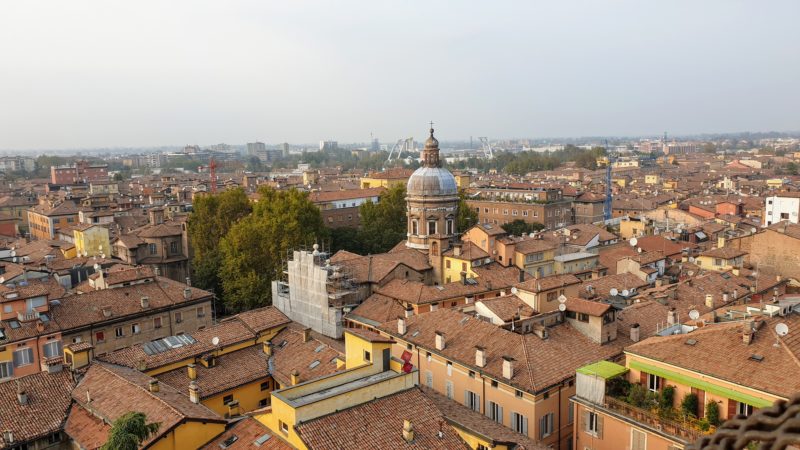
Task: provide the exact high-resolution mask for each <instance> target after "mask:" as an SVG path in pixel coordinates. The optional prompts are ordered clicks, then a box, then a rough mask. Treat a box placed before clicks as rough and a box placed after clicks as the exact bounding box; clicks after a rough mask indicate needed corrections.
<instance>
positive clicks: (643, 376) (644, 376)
mask: <svg viewBox="0 0 800 450" xmlns="http://www.w3.org/2000/svg"><path fill="white" fill-rule="evenodd" d="M639 381H640V382H641V383H642V386H644V387H649V385H648V383H647V372H644V371H642V372H639Z"/></svg>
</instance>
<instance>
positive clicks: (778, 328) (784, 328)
mask: <svg viewBox="0 0 800 450" xmlns="http://www.w3.org/2000/svg"><path fill="white" fill-rule="evenodd" d="M775 332H776V333H778V336H786V335H787V334H789V326H788V325H786V324H785V323H779V324H777V325H775Z"/></svg>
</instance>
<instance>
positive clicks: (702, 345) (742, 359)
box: [626, 313, 800, 398]
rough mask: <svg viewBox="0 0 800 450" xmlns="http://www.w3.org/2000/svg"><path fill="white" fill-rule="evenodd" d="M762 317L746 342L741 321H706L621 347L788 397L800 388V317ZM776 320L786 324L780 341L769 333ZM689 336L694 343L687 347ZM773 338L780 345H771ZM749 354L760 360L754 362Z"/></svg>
mask: <svg viewBox="0 0 800 450" xmlns="http://www.w3.org/2000/svg"><path fill="white" fill-rule="evenodd" d="M763 319H764V320H763V322H764V325H763V326H761V327H760V328H759V329H758V331H756V333H755V336H754V338H753V340H752V342H751V343H750V345H747V344H745V343H744V342H743V339H742V332H743V327H744V322H741V321H740V322H732V323H719V324H713V325H708V326H705V327H701V328H698V329H696V330H695V331H692V332H691V333H688V334H680V335H672V336H654V337H651V338H649V339H646V340H644V341H641V342H639V343H637V344H634V345H631V346H630V347H628V349H626V350H627V351H628V352H630V353H633V354H635V355H641V356H645V357H647V358H651V359H655V360H657V361H663V362H665V363H668V364H672V365H675V366H678V367H682V368H685V369H689V370H692V371H695V372H699V373H701V374H703V375H704V376H712V377H716V378H720V379H723V380H726V381H730V382H732V383H736V384H739V385H741V386H747V387H751V388H754V389H758V390H761V391H765V392H769V393H772V394H775V395H778V396H781V397H786V398H788V397H790V396H791V395H792V394H794V393H796V392H798V391H800V377H798V376H797V374H798V373H800V359H798V357H800V315H799V314H797V313H792V314H790V315H788V316H786V317H773V318H763ZM777 323H785V324H787V325H788V326H789V334H788V335H786V336H785V337H783V338H781V339H780V340H779V341H778V340H776V337H777V336H776V334H775V331H774V328H775V325H776V324H777ZM688 339H694V340H695V341H696V342H695V343H694V345H687V344H686V341H687V340H688ZM776 342H780V347H779V348H775V347H774V346H773V345H774V344H775V343H776ZM753 355H759V356H763V359H762V360H761V361H756V360H753V359H751V356H753Z"/></svg>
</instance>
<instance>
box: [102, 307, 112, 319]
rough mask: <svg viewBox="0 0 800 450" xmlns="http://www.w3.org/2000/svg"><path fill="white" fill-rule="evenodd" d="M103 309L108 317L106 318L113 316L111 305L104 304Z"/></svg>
mask: <svg viewBox="0 0 800 450" xmlns="http://www.w3.org/2000/svg"><path fill="white" fill-rule="evenodd" d="M102 310H103V317H106V318H108V317H111V307H110V306H103V307H102Z"/></svg>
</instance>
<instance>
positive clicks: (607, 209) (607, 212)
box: [603, 139, 615, 225]
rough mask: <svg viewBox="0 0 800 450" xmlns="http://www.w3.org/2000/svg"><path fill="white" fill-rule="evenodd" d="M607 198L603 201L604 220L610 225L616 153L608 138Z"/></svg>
mask: <svg viewBox="0 0 800 450" xmlns="http://www.w3.org/2000/svg"><path fill="white" fill-rule="evenodd" d="M606 160H608V163H606V199H605V202H604V203H603V221H604V222H605V224H606V225H608V221H609V220H611V166H612V165H614V160H615V158H614V155H613V154H612V153H611V151H609V149H608V139H606Z"/></svg>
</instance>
